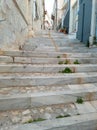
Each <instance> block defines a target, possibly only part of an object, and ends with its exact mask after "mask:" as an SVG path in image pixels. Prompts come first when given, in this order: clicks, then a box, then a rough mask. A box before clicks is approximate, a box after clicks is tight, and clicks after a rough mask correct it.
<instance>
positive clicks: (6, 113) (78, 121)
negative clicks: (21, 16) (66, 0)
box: [0, 33, 97, 130]
mask: <svg viewBox="0 0 97 130" xmlns="http://www.w3.org/2000/svg"><path fill="white" fill-rule="evenodd" d="M47 37H48V35H46V36H44V37H37V38H34V39H30V40H31V41H32V44H33V43H35V46H33V45H31V41H30V42H29V44H27V45H25V46H23V47H24V48H23V49H24V50H25V51H1V52H0V56H1V57H2V60H1V61H2V63H0V110H1V112H0V130H9V129H10V130H11V129H12V130H22V129H23V130H25V129H28V130H30V129H31V130H33V129H34V130H35V129H36V130H37V129H38V130H60V129H61V130H65V129H66V130H70V129H72V130H77V129H79V130H80V128H81V129H83V130H91V128H92V130H96V126H97V107H96V105H97V83H96V82H97V73H96V71H97V66H96V62H97V60H96V58H97V56H96V53H97V52H96V49H88V48H86V47H85V46H84V45H81V44H80V43H79V42H78V41H77V42H76V40H73V39H71V38H70V37H69V36H67V35H66V36H64V35H62V34H60V35H59V34H56V33H52V37H53V39H54V40H55V42H57V43H55V44H57V45H54V44H53V43H52V39H50V38H47ZM36 46H37V47H36ZM56 46H57V48H58V52H57V51H56ZM63 46H64V47H63ZM33 47H36V48H34V49H35V50H34V51H33V52H31V50H33ZM30 48H31V50H30V51H28V50H29V49H30ZM72 49H73V50H72ZM60 50H61V51H63V52H60ZM64 51H65V52H64ZM78 51H79V52H80V53H79V52H78ZM67 52H68V53H67ZM87 52H88V53H87ZM94 52H96V53H94ZM12 56H13V57H12ZM57 56H61V58H58V57H57ZM3 58H4V59H3ZM6 58H7V59H6ZM10 58H12V60H13V63H8V61H10ZM5 59H6V60H5ZM66 59H67V60H69V63H68V64H64V65H59V64H58V61H60V60H66ZM75 60H78V61H79V62H80V63H81V64H77V65H76V64H74V63H73V62H74V61H75ZM6 61H7V63H6ZM15 62H18V63H17V64H16V63H15ZM21 63H22V64H21ZM66 67H69V68H71V69H72V71H73V72H74V73H71V74H68V73H67V74H63V73H59V71H60V70H61V71H62V70H63V69H65V68H66ZM78 97H81V98H82V99H83V104H79V103H77V102H76V101H77V98H78ZM61 117H64V119H58V118H61ZM41 118H42V119H46V121H43V122H40V123H38V124H37V123H34V124H28V122H32V121H34V120H39V119H40V120H41ZM64 122H65V123H64ZM24 123H26V124H24ZM21 124H22V125H21ZM13 125H16V126H13Z"/></svg>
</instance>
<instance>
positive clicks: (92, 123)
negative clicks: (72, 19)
mask: <svg viewBox="0 0 97 130" xmlns="http://www.w3.org/2000/svg"><path fill="white" fill-rule="evenodd" d="M64 122H65V123H64ZM9 129H10V130H27V129H28V130H97V112H94V113H88V114H83V115H77V116H73V117H67V118H63V119H52V120H47V121H43V122H39V123H32V124H23V125H17V126H14V127H12V126H11V127H10V128H9ZM7 130H8V129H7Z"/></svg>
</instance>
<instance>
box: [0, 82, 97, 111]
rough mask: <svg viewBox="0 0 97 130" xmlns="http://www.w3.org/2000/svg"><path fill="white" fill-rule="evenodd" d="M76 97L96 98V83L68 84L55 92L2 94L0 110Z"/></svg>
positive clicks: (55, 102)
mask: <svg viewBox="0 0 97 130" xmlns="http://www.w3.org/2000/svg"><path fill="white" fill-rule="evenodd" d="M78 97H81V98H82V100H83V101H93V100H97V87H96V85H94V84H91V85H89V84H83V85H68V86H67V87H66V88H65V89H64V90H60V91H56V92H54V91H52V92H50V91H46V92H32V93H28V94H27V93H25V94H22V93H17V94H13V95H5V94H2V95H1V96H0V111H5V110H14V109H15V110H16V109H29V108H33V107H42V106H49V105H56V104H67V103H75V102H76V101H77V99H78ZM76 104H77V103H76Z"/></svg>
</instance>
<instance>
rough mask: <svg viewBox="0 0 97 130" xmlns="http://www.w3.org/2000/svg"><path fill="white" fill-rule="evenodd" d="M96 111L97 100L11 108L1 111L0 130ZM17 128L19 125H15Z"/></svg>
mask: <svg viewBox="0 0 97 130" xmlns="http://www.w3.org/2000/svg"><path fill="white" fill-rule="evenodd" d="M96 112H97V100H95V101H91V102H90V101H88V102H84V103H83V104H76V103H70V104H60V105H52V106H50V105H49V106H43V107H38V108H37V107H35V108H32V109H31V108H30V109H25V110H11V111H7V112H6V111H1V112H0V128H2V129H0V130H9V129H10V128H13V127H14V125H15V124H17V125H18V126H19V125H20V124H22V125H24V124H25V125H27V124H28V123H31V124H34V123H35V122H38V123H40V122H39V121H41V120H42V119H45V121H50V120H51V121H53V120H56V119H57V121H59V120H60V119H68V118H71V119H72V117H75V116H77V117H79V116H82V115H87V114H89V115H91V114H93V113H95V114H96ZM58 118H59V119H58ZM39 119H41V120H39ZM35 120H36V121H35ZM41 123H42V122H41ZM31 124H28V125H31ZM10 126H11V127H10ZM15 128H17V127H16V126H15Z"/></svg>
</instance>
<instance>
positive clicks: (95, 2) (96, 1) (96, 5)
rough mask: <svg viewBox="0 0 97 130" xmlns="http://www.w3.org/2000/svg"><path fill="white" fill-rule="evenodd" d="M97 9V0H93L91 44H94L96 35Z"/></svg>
mask: <svg viewBox="0 0 97 130" xmlns="http://www.w3.org/2000/svg"><path fill="white" fill-rule="evenodd" d="M96 9H97V0H92V18H91V35H90V38H89V42H90V46H91V45H93V40H94V36H95V35H96V34H95V33H96V32H95V31H96Z"/></svg>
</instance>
